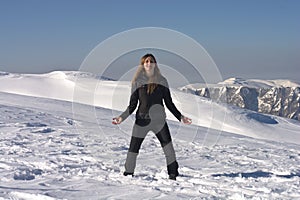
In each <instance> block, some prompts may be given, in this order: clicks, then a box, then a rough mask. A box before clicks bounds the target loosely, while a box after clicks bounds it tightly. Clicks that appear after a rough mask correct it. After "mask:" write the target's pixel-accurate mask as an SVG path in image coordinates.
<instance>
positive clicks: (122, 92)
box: [0, 71, 300, 144]
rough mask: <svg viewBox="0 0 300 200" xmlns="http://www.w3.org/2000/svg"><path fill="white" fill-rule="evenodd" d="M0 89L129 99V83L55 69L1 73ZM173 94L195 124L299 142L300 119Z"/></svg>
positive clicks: (117, 101) (76, 98) (118, 101)
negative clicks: (33, 72)
mask: <svg viewBox="0 0 300 200" xmlns="http://www.w3.org/2000/svg"><path fill="white" fill-rule="evenodd" d="M0 91H2V92H8V93H15V94H23V95H29V96H36V97H45V98H53V99H60V100H66V101H71V102H79V103H84V104H88V105H93V106H97V107H103V108H108V109H113V110H118V111H123V110H125V108H126V106H127V104H128V101H129V95H130V83H129V82H118V81H104V80H99V79H97V78H95V76H94V75H92V74H89V73H84V72H62V71H56V72H51V73H48V74H25V75H22V74H9V73H2V76H0ZM172 96H173V99H174V103H175V104H176V105H177V107H178V108H179V110H181V111H182V112H183V114H185V115H187V116H189V117H191V118H192V119H193V124H195V125H199V126H203V127H208V128H212V129H217V130H220V131H227V132H232V133H236V134H241V135H245V136H251V137H255V138H260V139H268V140H275V141H282V142H292V143H297V144H300V127H299V122H294V121H291V120H287V119H284V118H280V117H274V116H270V115H263V114H259V113H256V112H249V111H246V110H242V109H239V108H236V107H233V106H232V107H231V106H228V105H226V104H217V103H214V102H212V101H209V100H207V99H205V98H200V97H197V96H195V95H191V94H186V93H183V92H180V91H179V90H175V89H173V90H172ZM73 112H75V113H76V112H77V111H76V105H75V106H73ZM114 113H115V115H118V114H119V112H115V111H114ZM167 116H168V119H170V120H175V117H174V116H173V115H171V114H170V113H169V112H167ZM253 127H254V128H253ZM208 130H210V129H208ZM208 133H209V131H208Z"/></svg>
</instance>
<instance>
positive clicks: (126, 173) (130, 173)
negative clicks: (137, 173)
mask: <svg viewBox="0 0 300 200" xmlns="http://www.w3.org/2000/svg"><path fill="white" fill-rule="evenodd" d="M123 175H124V176H127V175H131V176H133V172H124V173H123Z"/></svg>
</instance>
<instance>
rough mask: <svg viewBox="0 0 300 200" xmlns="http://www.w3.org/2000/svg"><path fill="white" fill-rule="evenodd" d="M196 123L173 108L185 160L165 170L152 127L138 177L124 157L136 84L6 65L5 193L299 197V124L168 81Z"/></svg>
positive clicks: (0, 180)
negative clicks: (10, 69)
mask: <svg viewBox="0 0 300 200" xmlns="http://www.w3.org/2000/svg"><path fill="white" fill-rule="evenodd" d="M171 91H172V97H173V100H174V103H175V104H176V105H177V107H178V108H179V110H181V111H182V112H183V114H185V115H187V116H189V117H191V118H192V119H193V125H190V126H188V125H183V124H181V123H179V122H178V121H176V120H175V118H174V117H173V116H172V115H171V114H170V113H168V123H169V126H170V131H171V133H172V137H173V142H174V148H175V151H176V155H177V160H178V162H179V165H180V168H179V172H180V174H181V175H180V176H179V177H178V178H177V181H172V180H169V179H168V178H167V170H166V163H165V158H164V155H163V151H162V148H161V147H160V144H159V142H158V140H157V139H156V137H155V135H154V134H153V133H149V134H148V135H147V137H146V139H145V141H144V143H143V145H142V148H141V150H140V155H139V157H138V160H137V168H136V171H135V176H134V177H124V176H123V175H122V172H123V171H124V167H123V165H124V162H125V159H126V154H127V150H128V146H129V141H130V137H131V129H132V125H133V123H134V120H133V119H134V116H131V117H130V118H128V119H127V120H126V121H125V122H123V123H122V124H121V125H119V126H115V125H112V124H111V119H112V118H113V117H114V116H117V115H118V114H120V113H121V111H122V110H125V109H126V106H127V104H128V100H129V95H130V83H129V82H118V81H104V80H99V79H96V78H95V76H93V75H91V74H87V73H83V72H52V73H48V74H11V73H5V72H2V73H0V199H46V200H47V199H51V200H52V199H299V198H300V193H299V188H300V167H299V166H300V146H299V144H300V137H299V134H300V123H299V122H298V121H295V120H289V119H285V118H280V117H275V116H270V115H263V114H259V113H256V112H252V111H248V110H243V109H240V108H237V107H233V106H228V105H226V104H218V103H215V102H212V101H210V100H208V99H205V98H201V97H199V96H195V95H191V94H186V93H182V92H180V91H179V90H176V89H172V90H171Z"/></svg>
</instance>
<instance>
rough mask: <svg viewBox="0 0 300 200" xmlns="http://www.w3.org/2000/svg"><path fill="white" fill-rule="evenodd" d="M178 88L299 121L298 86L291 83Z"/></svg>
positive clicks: (232, 82) (227, 83)
mask: <svg viewBox="0 0 300 200" xmlns="http://www.w3.org/2000/svg"><path fill="white" fill-rule="evenodd" d="M278 82H280V83H281V84H278ZM180 89H181V90H183V91H186V92H190V93H193V94H196V95H199V96H202V97H207V98H210V99H213V100H216V101H220V102H224V103H229V104H232V105H236V106H239V107H241V108H245V109H249V110H253V111H257V112H260V113H266V114H272V115H277V116H282V117H287V118H291V119H297V120H300V85H298V84H297V83H293V84H291V82H290V81H283V80H280V81H277V82H276V81H269V82H268V81H262V80H250V81H247V80H242V79H235V78H234V79H228V80H226V81H224V82H222V83H219V84H214V85H199V84H198V85H188V86H185V87H182V88H180Z"/></svg>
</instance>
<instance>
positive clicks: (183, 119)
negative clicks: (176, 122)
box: [181, 116, 192, 124]
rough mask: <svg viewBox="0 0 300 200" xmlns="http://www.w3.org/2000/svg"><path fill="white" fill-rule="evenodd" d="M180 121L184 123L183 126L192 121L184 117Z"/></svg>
mask: <svg viewBox="0 0 300 200" xmlns="http://www.w3.org/2000/svg"><path fill="white" fill-rule="evenodd" d="M181 121H182V122H183V123H184V124H191V123H192V119H190V118H188V117H185V116H182V117H181Z"/></svg>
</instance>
